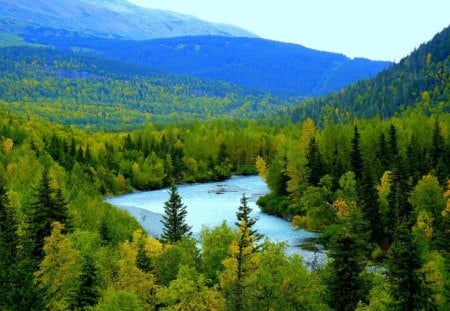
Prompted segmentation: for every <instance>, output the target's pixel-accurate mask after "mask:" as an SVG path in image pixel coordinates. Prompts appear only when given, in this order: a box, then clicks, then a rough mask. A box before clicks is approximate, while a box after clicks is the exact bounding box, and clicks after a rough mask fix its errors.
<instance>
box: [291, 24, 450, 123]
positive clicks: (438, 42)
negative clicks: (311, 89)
mask: <svg viewBox="0 0 450 311" xmlns="http://www.w3.org/2000/svg"><path fill="white" fill-rule="evenodd" d="M449 72H450V27H447V28H445V29H444V30H443V31H442V32H440V33H438V34H436V35H435V37H434V38H433V39H432V40H431V41H429V42H428V43H426V44H422V45H421V46H420V47H419V48H418V49H417V50H416V51H414V52H412V53H411V54H410V55H409V56H407V57H405V58H403V59H402V60H401V61H400V62H399V63H398V64H395V65H393V66H391V67H390V68H388V69H386V70H384V71H382V72H381V73H380V74H378V75H377V76H376V77H374V78H372V79H366V80H361V81H358V82H356V83H354V84H352V85H350V86H349V87H346V88H344V89H342V90H341V91H340V92H338V93H334V94H331V95H329V96H326V97H321V98H316V99H310V100H306V101H305V102H303V103H302V104H300V105H298V106H297V107H295V108H293V109H292V110H291V111H290V112H289V118H290V119H291V120H294V121H299V120H305V119H306V118H307V117H311V118H313V119H315V120H319V119H321V120H324V119H330V118H331V119H334V120H345V119H347V120H349V119H351V118H352V117H373V116H380V117H381V118H389V117H391V116H393V115H395V114H397V113H400V112H401V111H404V110H406V109H408V108H410V107H414V106H420V108H421V109H423V111H424V112H427V113H429V112H430V111H433V110H435V109H437V110H443V111H447V112H448V111H449V110H450V73H449Z"/></svg>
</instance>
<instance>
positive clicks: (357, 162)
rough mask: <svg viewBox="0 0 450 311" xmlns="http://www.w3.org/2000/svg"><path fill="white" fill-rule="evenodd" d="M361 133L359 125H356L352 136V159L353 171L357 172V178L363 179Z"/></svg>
mask: <svg viewBox="0 0 450 311" xmlns="http://www.w3.org/2000/svg"><path fill="white" fill-rule="evenodd" d="M359 141H360V135H359V132H358V127H357V126H356V125H355V127H354V134H353V138H352V151H351V154H350V160H351V165H352V171H353V173H355V177H356V180H358V181H359V180H361V179H362V171H363V160H362V156H361V149H360V147H359Z"/></svg>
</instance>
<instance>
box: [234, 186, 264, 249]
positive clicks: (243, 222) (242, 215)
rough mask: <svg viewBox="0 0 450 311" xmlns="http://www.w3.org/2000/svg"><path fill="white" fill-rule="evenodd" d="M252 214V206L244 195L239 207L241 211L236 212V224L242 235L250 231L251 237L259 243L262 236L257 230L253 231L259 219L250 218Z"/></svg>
mask: <svg viewBox="0 0 450 311" xmlns="http://www.w3.org/2000/svg"><path fill="white" fill-rule="evenodd" d="M251 212H252V209H251V207H250V206H248V198H247V197H246V196H245V194H243V195H242V197H241V204H240V205H239V209H238V211H237V212H236V218H237V222H236V223H235V224H236V226H238V227H239V230H240V231H241V233H242V231H247V230H248V233H249V235H250V236H251V237H252V239H253V240H254V241H255V242H257V241H259V240H261V238H262V235H261V234H260V233H258V231H257V230H255V229H253V226H254V225H255V223H256V222H257V221H258V218H255V217H250V213H251ZM256 248H257V247H256V246H255V249H256Z"/></svg>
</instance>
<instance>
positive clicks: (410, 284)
mask: <svg viewBox="0 0 450 311" xmlns="http://www.w3.org/2000/svg"><path fill="white" fill-rule="evenodd" d="M421 267H422V260H421V255H420V251H419V248H418V246H417V245H416V243H415V242H414V239H413V236H412V232H411V229H410V226H409V225H408V224H407V222H406V221H402V222H401V223H399V224H398V225H397V229H396V234H395V240H394V242H393V244H392V246H391V248H390V249H389V254H388V275H389V281H390V285H391V286H390V288H391V295H392V298H393V302H392V305H391V310H405V311H406V310H408V311H413V310H436V309H437V308H436V306H435V305H434V303H433V301H432V298H431V297H432V295H431V290H430V288H429V287H428V286H427V285H426V284H425V282H424V277H423V275H422V272H421Z"/></svg>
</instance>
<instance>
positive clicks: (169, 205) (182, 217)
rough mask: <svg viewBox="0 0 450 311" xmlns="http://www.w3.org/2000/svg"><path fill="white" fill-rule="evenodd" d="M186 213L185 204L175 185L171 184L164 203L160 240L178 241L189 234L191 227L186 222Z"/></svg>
mask: <svg viewBox="0 0 450 311" xmlns="http://www.w3.org/2000/svg"><path fill="white" fill-rule="evenodd" d="M186 215H187V210H186V206H185V205H184V204H183V203H182V202H181V196H180V195H179V193H178V189H177V187H176V186H175V185H174V184H172V187H171V188H170V191H169V199H168V200H167V201H166V202H165V203H164V215H163V218H162V220H161V222H162V224H163V232H162V234H161V240H163V241H165V242H168V243H174V242H178V241H180V240H181V239H182V238H183V237H186V236H190V235H191V232H190V230H191V227H189V226H188V224H187V223H186Z"/></svg>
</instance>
